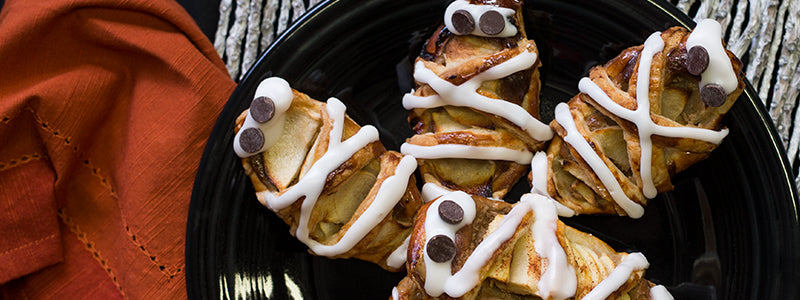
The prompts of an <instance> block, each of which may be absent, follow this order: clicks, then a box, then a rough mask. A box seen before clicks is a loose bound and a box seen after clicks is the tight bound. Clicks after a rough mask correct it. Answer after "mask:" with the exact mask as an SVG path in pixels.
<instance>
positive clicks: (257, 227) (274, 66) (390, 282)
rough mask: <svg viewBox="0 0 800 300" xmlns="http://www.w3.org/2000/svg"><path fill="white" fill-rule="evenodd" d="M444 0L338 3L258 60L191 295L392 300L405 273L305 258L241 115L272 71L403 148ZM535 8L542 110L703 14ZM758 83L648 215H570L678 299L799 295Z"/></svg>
mask: <svg viewBox="0 0 800 300" xmlns="http://www.w3.org/2000/svg"><path fill="white" fill-rule="evenodd" d="M447 2H449V1H430V0H407V1H397V0H370V1H367V0H354V1H329V2H327V3H326V4H324V5H321V6H318V7H316V8H315V9H313V11H311V12H310V13H309V14H308V15H307V16H306V17H304V18H303V19H302V20H300V21H299V22H298V23H297V24H296V25H294V26H293V27H292V28H291V29H290V30H288V32H287V33H286V34H284V35H283V36H281V37H280V38H279V39H278V41H277V42H276V43H274V44H273V46H272V47H271V48H270V49H269V50H268V51H267V52H266V54H264V55H263V56H262V57H261V58H260V60H259V61H258V63H257V64H256V65H255V67H253V69H252V70H251V71H250V73H249V74H248V75H247V77H246V78H245V79H244V80H243V81H242V83H241V84H240V85H239V87H238V88H237V89H236V90H235V91H234V93H233V95H232V96H231V98H230V101H229V102H228V103H227V105H226V106H225V108H224V110H223V111H222V114H221V115H220V117H219V119H218V120H217V124H216V126H215V127H214V130H213V132H212V134H211V137H210V139H209V141H208V145H207V147H206V149H205V153H204V155H203V160H202V162H201V164H200V169H199V171H198V174H197V179H196V181H195V186H194V190H193V194H192V202H191V206H190V212H189V220H188V228H187V244H186V280H187V289H188V293H189V296H190V298H239V297H240V296H245V297H247V298H263V297H268V298H273V299H284V298H290V297H291V298H295V299H297V298H303V299H344V298H353V297H358V298H363V299H375V298H378V299H386V298H388V296H389V295H390V291H391V289H392V287H393V286H394V285H395V284H396V283H397V282H398V281H399V280H400V279H401V278H402V277H403V274H392V273H388V272H385V271H383V270H381V269H379V268H378V267H376V266H373V265H371V264H368V263H364V262H361V261H356V260H330V259H326V258H319V257H314V256H311V255H308V254H307V252H306V247H305V246H304V245H302V244H300V243H299V242H297V241H295V240H294V238H292V237H291V236H290V235H289V232H288V227H287V226H286V225H284V223H283V222H281V221H280V220H279V219H278V218H277V217H275V216H274V214H273V213H271V212H270V211H269V210H267V209H266V208H263V207H262V206H261V205H259V204H258V202H257V201H256V199H255V196H254V191H253V188H252V184H251V183H250V180H249V178H247V177H246V176H245V174H244V171H243V169H242V167H241V163H240V161H239V159H238V158H237V157H236V155H235V154H234V152H233V150H232V142H231V141H232V139H233V123H234V119H235V118H236V116H237V115H239V113H240V112H241V111H243V110H244V109H246V108H247V106H248V104H249V102H250V99H252V95H253V93H254V90H255V87H256V86H257V84H258V83H259V82H260V81H261V79H263V78H265V77H267V76H272V75H277V76H281V77H283V78H285V79H286V80H288V81H289V82H290V83H291V84H292V86H293V87H294V88H296V89H298V90H300V91H303V92H306V93H308V94H309V95H311V96H312V97H314V98H316V99H322V100H324V99H327V98H328V97H330V96H336V97H338V98H339V99H341V100H342V101H343V102H344V103H345V104H347V106H348V114H349V115H350V116H352V117H353V118H354V119H355V120H356V121H357V122H359V123H360V124H373V125H375V126H376V127H377V128H379V130H380V133H381V140H382V141H383V142H384V144H385V145H386V146H387V148H390V149H394V150H397V149H398V148H399V145H400V143H401V142H402V141H403V140H404V139H405V138H406V137H408V136H409V135H410V130H409V128H408V124H407V121H406V117H407V112H406V111H405V110H404V109H403V108H402V107H401V104H400V102H401V100H400V99H401V97H402V95H403V93H405V92H407V91H409V90H410V89H411V88H412V84H413V82H412V80H411V62H412V61H413V59H414V57H415V56H416V54H417V53H418V52H419V48H420V44H421V42H422V40H423V39H424V38H426V37H427V36H428V35H429V34H430V33H431V30H432V26H433V25H435V24H436V23H437V22H440V20H441V19H442V15H443V11H444V9H445V7H446V5H447ZM525 14H526V22H527V24H526V27H527V29H528V32H529V36H531V37H532V38H533V39H534V40H535V41H536V42H537V43H538V46H539V48H540V51H541V57H542V60H543V63H544V67H543V68H542V69H541V70H542V74H543V81H544V89H543V94H542V113H543V115H544V116H543V118H544V119H545V120H546V121H549V119H551V118H552V110H553V107H554V106H555V104H556V103H558V102H561V101H566V100H567V99H569V98H570V97H571V96H572V95H574V94H576V93H577V82H578V79H579V78H580V77H582V76H584V75H585V74H586V72H587V70H588V68H589V67H591V66H593V65H595V64H598V63H602V62H605V61H606V60H608V59H610V58H612V57H614V56H615V55H616V54H617V53H618V52H619V51H620V50H622V49H624V48H625V47H628V46H631V45H637V44H641V43H642V42H643V41H644V39H645V38H646V37H647V36H648V35H649V34H650V33H652V32H654V31H657V30H664V29H666V28H668V27H670V26H674V25H678V26H686V27H693V26H694V23H693V22H692V21H691V20H689V18H688V17H686V16H685V15H683V14H682V13H680V12H679V11H677V10H676V9H675V8H674V7H672V6H671V5H670V4H669V3H666V2H663V1H652V2H643V1H640V0H606V1H596V0H582V1H563V0H536V1H528V3H527V4H526V6H525ZM756 95H757V94H756V93H755V92H754V91H753V89H752V87H750V86H749V85H748V87H747V89H746V90H745V93H744V94H743V95H742V97H741V98H740V99H739V100H738V102H737V103H736V105H735V106H734V107H733V109H732V110H731V112H730V113H729V114H728V116H726V118H725V119H724V122H725V124H727V126H728V127H729V128H730V129H731V133H730V135H729V136H728V138H727V139H726V140H725V142H723V143H722V145H720V147H719V148H718V149H717V150H716V151H715V152H714V153H713V154H712V155H711V157H709V159H708V160H706V161H704V162H701V163H699V164H697V165H696V166H694V167H692V168H690V169H689V170H687V171H686V172H684V173H681V174H679V175H678V176H677V177H676V178H675V182H676V188H675V190H674V191H673V192H669V193H665V194H662V195H659V196H658V197H657V198H656V199H655V200H653V201H652V202H651V204H650V205H649V206H648V207H647V210H646V211H647V213H646V214H645V216H644V217H643V218H641V219H639V220H631V219H628V218H619V217H614V216H581V217H576V218H570V219H564V221H565V222H566V223H568V224H570V225H572V226H575V227H577V228H578V229H581V230H584V231H588V232H591V233H593V234H595V235H597V236H599V237H601V238H602V239H604V240H605V241H607V242H608V243H609V244H610V245H611V246H612V247H614V248H615V249H617V250H619V251H641V252H643V253H644V254H645V255H646V256H647V258H648V260H649V261H650V268H649V269H648V271H647V273H646V278H648V279H649V280H651V281H653V282H656V283H659V284H663V285H666V286H668V287H670V290H671V291H672V292H673V294H674V295H675V296H676V298H678V299H697V298H711V297H714V296H715V295H716V296H717V298H719V299H778V298H781V299H795V298H797V297H798V296H800V293H798V286H799V285H797V284H796V282H795V281H797V280H800V270H798V269H800V229H799V228H800V226H798V216H797V203H798V200H797V196H796V191H795V189H794V185H793V182H792V180H791V178H793V177H792V176H791V171H790V169H789V165H788V163H787V160H786V158H785V154H784V152H783V149H782V147H781V146H780V145H779V144H778V141H779V139H778V138H777V135H776V133H775V130H774V128H773V125H772V123H771V121H770V119H769V117H768V116H767V114H765V112H764V108H763V107H762V105H761V101H760V100H759V99H758V97H757V96H756ZM520 186H523V185H520ZM521 189H523V188H520V189H517V190H521ZM515 194H517V195H518V194H519V192H515ZM514 197H515V196H513V195H512V196H510V197H509V199H515V198H514ZM704 254H705V255H704Z"/></svg>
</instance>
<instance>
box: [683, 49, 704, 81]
mask: <svg viewBox="0 0 800 300" xmlns="http://www.w3.org/2000/svg"><path fill="white" fill-rule="evenodd" d="M706 68H708V50H706V48H704V47H703V46H694V47H692V48H691V49H689V52H688V53H687V54H686V70H687V71H689V74H692V75H695V76H700V74H703V71H705V70H706Z"/></svg>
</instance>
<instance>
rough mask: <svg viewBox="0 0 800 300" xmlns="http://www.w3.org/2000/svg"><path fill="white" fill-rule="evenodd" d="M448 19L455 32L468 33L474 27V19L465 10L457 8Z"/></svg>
mask: <svg viewBox="0 0 800 300" xmlns="http://www.w3.org/2000/svg"><path fill="white" fill-rule="evenodd" d="M450 20H451V22H452V23H453V27H454V28H453V29H454V30H455V31H456V32H455V33H456V34H469V33H470V32H472V30H473V29H475V20H474V19H472V15H471V14H470V13H469V12H468V11H466V10H463V9H459V10H457V11H455V12H453V16H452V17H451V19H450Z"/></svg>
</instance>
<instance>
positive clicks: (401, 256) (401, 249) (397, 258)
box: [386, 233, 411, 268]
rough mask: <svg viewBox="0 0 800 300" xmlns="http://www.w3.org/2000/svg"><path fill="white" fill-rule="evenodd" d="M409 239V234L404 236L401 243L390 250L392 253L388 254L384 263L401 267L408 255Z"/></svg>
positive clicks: (393, 266)
mask: <svg viewBox="0 0 800 300" xmlns="http://www.w3.org/2000/svg"><path fill="white" fill-rule="evenodd" d="M410 240H411V234H410V233H409V235H408V236H407V237H406V239H405V240H404V241H403V243H401V244H400V246H398V247H397V249H394V251H392V254H389V257H387V258H386V265H387V266H390V267H392V268H399V267H402V266H403V264H405V263H406V258H407V256H408V241H410Z"/></svg>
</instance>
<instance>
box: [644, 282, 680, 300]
mask: <svg viewBox="0 0 800 300" xmlns="http://www.w3.org/2000/svg"><path fill="white" fill-rule="evenodd" d="M650 299H652V300H674V299H675V298H673V297H672V294H670V293H669V291H668V290H667V288H665V287H664V286H663V285H657V286H654V287H652V288H650Z"/></svg>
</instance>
